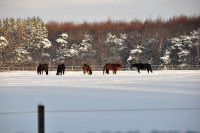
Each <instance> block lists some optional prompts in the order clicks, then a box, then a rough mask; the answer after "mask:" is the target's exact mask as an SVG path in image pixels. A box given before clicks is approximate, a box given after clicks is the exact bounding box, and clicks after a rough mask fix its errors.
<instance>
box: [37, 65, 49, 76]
mask: <svg viewBox="0 0 200 133" xmlns="http://www.w3.org/2000/svg"><path fill="white" fill-rule="evenodd" d="M48 69H49V66H48V65H47V64H39V65H38V67H37V73H38V75H41V74H42V75H43V71H45V72H46V75H48Z"/></svg>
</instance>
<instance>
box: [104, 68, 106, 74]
mask: <svg viewBox="0 0 200 133" xmlns="http://www.w3.org/2000/svg"><path fill="white" fill-rule="evenodd" d="M105 69H106V66H104V67H103V74H104V71H105Z"/></svg>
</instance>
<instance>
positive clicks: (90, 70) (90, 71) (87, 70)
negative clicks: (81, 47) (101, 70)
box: [83, 64, 92, 75]
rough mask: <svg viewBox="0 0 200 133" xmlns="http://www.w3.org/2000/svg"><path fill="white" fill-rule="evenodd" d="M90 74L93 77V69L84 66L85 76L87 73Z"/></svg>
mask: <svg viewBox="0 0 200 133" xmlns="http://www.w3.org/2000/svg"><path fill="white" fill-rule="evenodd" d="M86 72H87V73H88V75H92V69H91V67H90V66H89V65H87V64H84V65H83V74H84V75H85V73H86Z"/></svg>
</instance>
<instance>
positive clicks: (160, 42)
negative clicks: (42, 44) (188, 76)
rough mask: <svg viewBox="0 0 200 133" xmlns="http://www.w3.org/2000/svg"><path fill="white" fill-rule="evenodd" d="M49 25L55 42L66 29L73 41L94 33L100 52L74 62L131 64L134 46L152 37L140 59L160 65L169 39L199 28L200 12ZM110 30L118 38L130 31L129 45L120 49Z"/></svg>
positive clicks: (95, 47) (51, 39)
mask: <svg viewBox="0 0 200 133" xmlns="http://www.w3.org/2000/svg"><path fill="white" fill-rule="evenodd" d="M46 27H47V29H48V38H49V40H50V41H51V42H53V43H55V44H56V43H57V42H56V41H55V40H56V39H57V38H58V37H59V35H61V34H62V33H68V35H69V41H71V42H70V43H71V44H72V43H80V42H81V41H82V39H83V38H84V35H85V34H88V35H91V36H92V38H93V43H92V47H93V49H94V50H95V51H96V53H95V54H91V55H87V58H89V60H86V59H84V58H82V59H80V58H79V59H76V60H75V61H73V62H72V61H69V62H71V63H70V64H77V62H83V63H88V64H94V65H96V64H105V63H107V62H117V63H122V64H124V65H126V64H128V61H127V59H128V57H129V56H130V50H131V49H133V48H135V47H136V46H138V45H139V46H144V45H145V44H147V43H148V42H149V40H155V41H154V42H153V43H152V44H151V46H149V47H145V48H146V49H149V50H146V51H147V52H145V53H144V54H143V55H138V56H139V59H138V60H139V61H143V62H149V63H151V64H154V65H159V64H161V60H160V57H162V56H163V55H164V53H165V50H166V47H167V46H168V45H169V42H168V39H170V38H174V37H180V36H181V35H189V34H190V32H192V31H194V30H197V29H198V28H199V27H200V16H190V17H189V16H184V15H181V16H174V17H172V18H170V19H168V20H164V19H162V18H158V19H156V20H152V19H146V20H145V21H141V20H137V19H135V20H133V21H130V22H127V21H115V20H111V19H108V20H107V21H102V22H87V21H85V22H83V23H74V22H56V21H50V22H48V23H46ZM109 33H111V34H112V35H115V36H116V37H118V38H119V37H120V34H126V35H127V40H126V42H124V44H123V45H124V46H126V48H124V49H123V50H121V51H120V50H119V49H120V48H119V47H117V46H116V45H114V44H112V43H107V42H105V40H106V37H107V36H108V34H109ZM194 49H196V48H194ZM198 50H199V49H198ZM198 50H196V51H198ZM110 51H112V52H113V53H111V52H110ZM177 53H178V52H177ZM192 53H193V52H191V54H192ZM194 56H196V55H194ZM138 60H133V61H132V62H130V63H134V62H137V61H138ZM175 60H177V61H176V62H173V63H175V64H173V65H179V64H178V58H177V59H175ZM69 62H68V63H69ZM195 64H196V63H195Z"/></svg>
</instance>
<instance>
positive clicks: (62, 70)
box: [56, 64, 65, 75]
mask: <svg viewBox="0 0 200 133" xmlns="http://www.w3.org/2000/svg"><path fill="white" fill-rule="evenodd" d="M62 74H63V75H64V74H65V65H64V64H61V65H58V67H57V73H56V75H62Z"/></svg>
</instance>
